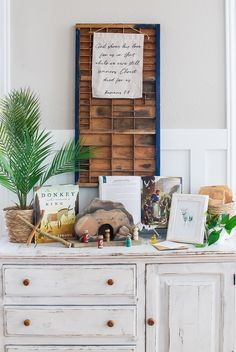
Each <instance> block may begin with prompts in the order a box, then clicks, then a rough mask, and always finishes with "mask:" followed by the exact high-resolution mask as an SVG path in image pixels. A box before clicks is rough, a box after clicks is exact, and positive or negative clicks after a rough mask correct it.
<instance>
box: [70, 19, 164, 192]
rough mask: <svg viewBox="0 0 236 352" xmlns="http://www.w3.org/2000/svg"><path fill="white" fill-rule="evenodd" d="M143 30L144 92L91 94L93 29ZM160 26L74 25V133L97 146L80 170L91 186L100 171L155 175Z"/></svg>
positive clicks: (81, 182) (125, 31) (80, 180)
mask: <svg viewBox="0 0 236 352" xmlns="http://www.w3.org/2000/svg"><path fill="white" fill-rule="evenodd" d="M97 30H99V32H109V33H110V32H112V33H137V31H138V32H139V31H140V32H142V33H144V34H145V38H144V65H143V97H142V98H141V99H100V98H93V97H92V82H91V77H92V46H93V32H95V31H97ZM159 34H160V28H159V25H130V24H115V25H114V24H113V25H108V24H96V25H95V24H77V25H76V104H75V106H76V109H75V110H76V116H75V125H76V136H77V138H78V137H79V136H80V137H82V138H83V139H84V141H85V144H86V145H90V146H96V147H97V155H96V158H94V159H91V160H90V161H89V165H88V169H87V170H86V171H82V172H81V173H80V175H79V182H80V184H82V185H83V184H84V185H86V186H89V185H95V184H96V183H97V182H98V176H100V175H115V176H118V175H140V176H142V175H143V176H145V175H155V174H156V175H158V174H159V172H160V171H159V165H160V154H159V152H160V101H159V97H160V87H159V83H160V79H159V78H160V77H159V75H160V71H159V55H160V52H159V44H160V40H159V39H160V38H159Z"/></svg>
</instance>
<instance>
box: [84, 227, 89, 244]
mask: <svg viewBox="0 0 236 352" xmlns="http://www.w3.org/2000/svg"><path fill="white" fill-rule="evenodd" d="M88 240H89V232H88V230H85V231H84V234H83V242H84V243H88Z"/></svg>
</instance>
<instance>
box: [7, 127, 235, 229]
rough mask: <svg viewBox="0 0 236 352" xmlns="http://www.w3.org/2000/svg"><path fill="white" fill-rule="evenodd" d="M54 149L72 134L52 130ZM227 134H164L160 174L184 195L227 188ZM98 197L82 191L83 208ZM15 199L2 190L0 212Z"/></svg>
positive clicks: (63, 177) (62, 180)
mask: <svg viewBox="0 0 236 352" xmlns="http://www.w3.org/2000/svg"><path fill="white" fill-rule="evenodd" d="M52 133H53V138H54V142H55V145H54V149H55V150H58V149H59V148H60V146H61V145H62V144H64V143H66V142H67V141H68V140H70V139H72V138H73V136H74V131H72V130H53V131H52ZM227 150H228V143H227V130H226V129H222V130H210V129H209V130H188V129H184V130H176V129H175V130H173V129H172V130H162V132H161V151H162V153H161V174H162V175H163V176H182V178H183V192H185V193H189V192H191V193H197V192H198V190H199V187H201V186H203V185H213V184H225V183H227V180H228V175H227V170H229V168H228V167H227ZM73 182H74V177H73V175H71V174H69V175H68V174H67V175H61V176H59V177H55V178H53V179H51V181H50V184H56V183H73ZM97 195H98V191H97V189H96V188H90V189H86V188H83V189H81V190H80V208H81V209H82V208H84V207H85V206H86V205H87V204H88V203H89V202H90V201H91V199H93V198H94V197H96V196H97ZM14 201H15V197H14V195H12V194H10V192H8V191H6V190H4V189H3V188H2V187H1V188H0V209H3V208H4V207H6V206H9V205H14V203H13V202H14ZM0 233H1V234H3V233H5V225H4V220H3V217H2V216H1V218H0Z"/></svg>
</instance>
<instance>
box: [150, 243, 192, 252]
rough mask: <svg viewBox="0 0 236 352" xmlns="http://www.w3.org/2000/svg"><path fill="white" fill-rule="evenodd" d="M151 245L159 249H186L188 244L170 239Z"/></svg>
mask: <svg viewBox="0 0 236 352" xmlns="http://www.w3.org/2000/svg"><path fill="white" fill-rule="evenodd" d="M153 247H155V248H156V249H158V250H159V251H167V250H176V249H188V248H189V246H188V245H186V244H183V243H176V242H171V241H163V242H159V243H155V244H153Z"/></svg>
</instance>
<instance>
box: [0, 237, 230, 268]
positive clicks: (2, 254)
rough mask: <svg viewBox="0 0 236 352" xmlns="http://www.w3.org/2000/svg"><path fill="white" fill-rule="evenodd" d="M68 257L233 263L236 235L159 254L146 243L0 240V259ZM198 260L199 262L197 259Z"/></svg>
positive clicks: (159, 252) (3, 238)
mask: <svg viewBox="0 0 236 352" xmlns="http://www.w3.org/2000/svg"><path fill="white" fill-rule="evenodd" d="M45 257H46V258H69V259H78V260H79V259H82V258H93V259H105V258H107V259H109V258H113V259H114V258H116V259H119V260H120V259H121V258H126V259H130V258H137V259H140V258H154V259H155V260H156V261H160V262H162V261H164V262H165V261H166V260H168V259H173V260H174V259H176V260H181V259H182V260H183V261H188V260H190V259H193V260H197V261H198V260H201V261H210V260H213V261H215V260H216V261H222V260H226V261H229V260H233V261H235V260H236V236H235V235H234V236H232V237H229V239H227V240H225V241H224V243H218V244H214V245H212V246H210V247H205V248H196V247H195V246H194V245H189V248H188V249H187V250H172V251H170V250H168V251H158V250H157V249H155V248H154V247H153V246H151V245H150V244H147V243H145V242H144V243H143V244H141V245H135V246H132V247H131V248H127V247H125V246H123V247H121V246H114V247H104V248H103V249H98V248H96V247H93V248H66V247H63V245H61V244H59V243H49V244H38V245H37V246H36V247H35V245H33V244H32V245H31V246H30V247H27V246H26V245H25V244H16V243H10V242H9V241H8V240H7V237H6V236H3V237H2V238H1V240H0V260H1V259H4V258H45ZM200 258H201V259H200Z"/></svg>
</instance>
